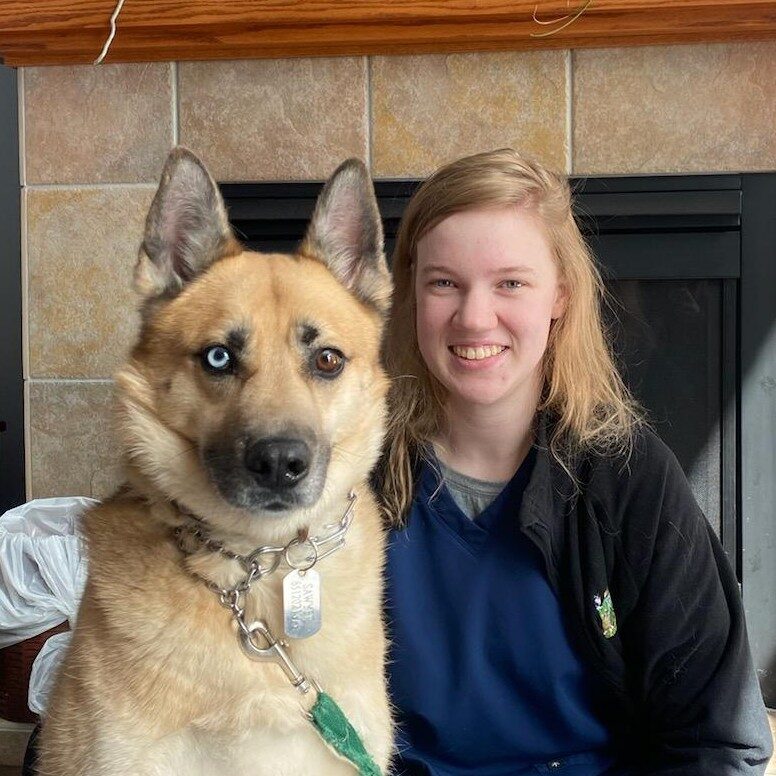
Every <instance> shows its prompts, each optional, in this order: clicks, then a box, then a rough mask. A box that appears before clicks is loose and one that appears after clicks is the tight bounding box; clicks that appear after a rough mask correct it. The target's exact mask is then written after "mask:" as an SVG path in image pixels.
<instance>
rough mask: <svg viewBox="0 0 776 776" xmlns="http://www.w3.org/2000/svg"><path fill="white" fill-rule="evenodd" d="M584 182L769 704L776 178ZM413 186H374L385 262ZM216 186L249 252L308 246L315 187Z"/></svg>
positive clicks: (605, 266) (590, 234) (621, 314)
mask: <svg viewBox="0 0 776 776" xmlns="http://www.w3.org/2000/svg"><path fill="white" fill-rule="evenodd" d="M573 185H574V191H575V202H576V209H577V212H578V214H579V217H580V224H581V226H582V229H583V232H584V233H585V235H586V238H587V239H588V241H589V243H590V245H591V247H592V248H593V251H594V253H595V254H596V256H597V257H598V260H599V262H600V265H601V270H602V273H603V275H604V278H605V280H606V283H607V287H608V290H609V292H610V303H609V305H608V306H607V310H606V316H607V319H608V323H609V325H610V326H611V327H612V332H613V336H614V345H615V352H616V356H617V359H618V361H619V363H620V366H621V368H622V371H623V374H624V376H625V378H626V381H627V382H628V384H629V385H630V386H631V388H632V390H633V391H634V393H635V394H636V396H637V397H638V398H639V399H640V400H641V402H642V403H643V405H644V406H645V407H646V409H647V411H648V416H649V419H650V421H651V423H652V425H653V426H654V428H655V429H656V430H657V431H658V433H659V434H660V435H661V436H662V437H663V439H665V441H666V442H667V443H668V444H669V446H670V447H671V448H672V449H673V450H674V452H675V453H676V455H677V457H678V459H679V461H680V463H681V465H682V467H683V469H684V471H685V473H686V475H687V477H688V479H689V481H690V484H691V486H692V489H693V492H694V494H695V497H696V499H697V500H698V502H699V504H700V505H701V507H702V508H703V510H704V512H705V514H706V515H707V517H708V519H709V521H710V523H711V524H712V526H713V528H714V530H715V531H716V533H717V535H718V536H719V537H720V539H721V541H722V545H723V547H724V549H725V551H726V553H727V555H728V557H729V559H730V561H731V564H732V565H733V568H734V569H735V570H736V574H737V576H738V579H739V581H740V583H741V587H742V594H743V597H744V605H745V608H746V610H747V618H748V624H749V630H750V639H751V642H752V649H753V651H754V653H755V661H756V664H757V668H758V673H759V676H760V680H761V685H762V687H763V691H764V694H765V696H766V700H767V701H768V702H769V705H771V706H774V705H776V674H775V673H774V671H776V600H774V598H775V597H776V592H774V591H776V548H774V534H776V526H774V525H773V514H774V513H773V504H774V503H776V499H775V498H774V497H773V496H772V495H771V494H774V492H775V491H776V482H774V481H776V465H775V462H776V456H775V455H774V439H773V438H772V435H771V431H770V430H771V429H776V408H775V407H774V404H775V403H776V379H775V377H776V341H775V340H776V337H774V334H773V332H774V329H775V328H776V327H775V324H776V218H775V217H774V210H775V209H776V208H774V203H775V202H776V174H742V175H693V176H685V175H681V176H657V177H630V176H629V177H611V178H588V179H577V180H574V181H573ZM416 186H417V182H415V181H378V182H377V183H376V191H377V195H378V202H379V206H380V211H381V213H382V216H383V222H384V227H385V233H386V248H387V251H388V253H389V255H390V252H391V250H392V248H393V242H394V238H395V234H396V229H397V226H398V222H399V219H400V217H401V213H402V211H403V209H404V206H405V204H406V203H407V201H408V199H409V197H410V196H411V194H412V191H413V190H414V188H415V187H416ZM221 188H222V191H223V193H224V196H225V199H226V202H227V205H228V208H229V214H230V220H231V221H232V224H233V226H234V228H235V230H236V231H237V234H238V236H239V237H240V238H241V239H242V240H243V241H244V242H245V243H246V244H247V245H249V246H250V247H252V248H255V249H257V250H265V251H270V250H274V251H288V250H291V249H293V247H294V246H295V245H296V244H297V242H298V241H299V239H300V238H301V237H302V233H303V230H304V227H305V224H306V222H307V220H308V219H309V217H310V215H311V213H312V208H313V204H314V201H315V197H316V195H317V193H318V191H319V190H320V184H315V183H262V184H224V185H222V187H221ZM768 369H770V372H769V374H770V375H772V376H771V377H770V380H769V379H768V377H767V374H768V372H767V370H768ZM763 370H765V371H766V375H765V376H764V377H763V374H762V373H763Z"/></svg>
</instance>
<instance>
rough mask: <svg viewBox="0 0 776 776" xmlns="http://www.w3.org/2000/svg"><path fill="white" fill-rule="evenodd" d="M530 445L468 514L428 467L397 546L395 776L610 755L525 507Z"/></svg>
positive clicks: (591, 764)
mask: <svg viewBox="0 0 776 776" xmlns="http://www.w3.org/2000/svg"><path fill="white" fill-rule="evenodd" d="M535 457H536V456H535V450H532V451H531V453H530V454H529V455H528V457H527V458H526V460H525V461H524V463H523V464H522V466H521V467H520V468H519V469H518V471H517V472H516V473H515V475H514V477H513V478H512V480H510V482H509V483H508V484H507V486H506V487H505V488H504V490H503V491H502V492H501V493H500V494H499V495H498V496H497V497H496V499H495V500H494V501H493V503H492V504H491V505H490V506H489V507H488V508H487V509H486V510H485V511H484V512H482V514H481V515H480V516H479V517H478V518H477V519H476V520H471V519H469V518H468V517H466V516H465V515H464V514H463V513H462V512H461V511H460V509H459V508H458V506H457V505H456V504H455V502H454V501H453V499H452V497H451V496H450V494H449V493H448V492H447V489H446V488H445V487H441V488H439V483H438V480H437V475H436V474H435V472H434V471H433V470H432V469H431V467H429V466H428V465H427V464H425V465H424V467H423V471H422V473H421V478H420V482H419V485H418V491H417V495H416V498H415V501H414V502H413V506H412V509H411V512H410V516H409V520H408V525H407V528H406V529H404V530H400V531H395V532H394V533H393V534H392V535H391V537H390V541H389V545H388V560H387V586H386V605H387V606H386V611H387V615H388V621H389V636H390V639H391V650H390V655H389V666H388V671H389V688H390V693H391V700H392V702H393V703H394V704H395V706H396V707H397V709H398V723H399V727H400V730H399V735H398V750H399V759H398V764H397V769H396V772H397V774H403V775H404V776H419V775H420V774H431V776H463V774H475V773H476V774H481V775H482V776H507V774H508V775H509V776H518V775H519V774H520V775H522V774H542V773H547V774H563V775H564V776H571V775H572V774H573V776H599V775H600V774H603V773H604V772H605V771H606V770H607V767H608V766H609V765H611V764H612V761H613V758H612V757H611V755H610V753H609V746H608V745H609V734H608V732H607V730H606V728H605V726H604V725H603V723H602V722H601V720H600V719H599V718H598V717H597V716H596V714H595V712H594V709H593V700H592V690H593V688H592V686H591V681H590V678H589V676H588V674H587V672H586V671H585V668H584V667H583V665H582V664H581V662H580V660H579V658H578V656H577V655H576V654H575V652H574V649H573V648H572V646H571V644H570V642H569V639H568V636H567V633H566V630H565V627H564V623H563V620H562V617H561V611H560V606H559V602H558V600H557V598H556V596H555V593H554V591H553V589H552V587H551V586H550V584H549V581H548V580H547V577H546V574H545V570H544V561H543V559H542V557H541V553H540V552H539V550H538V549H537V548H536V547H535V546H534V545H533V543H532V542H531V541H530V539H528V538H526V537H525V536H523V534H522V533H521V532H520V530H519V528H518V523H517V512H518V509H519V507H520V501H521V499H522V495H523V491H524V489H525V486H526V484H527V483H528V479H529V477H530V474H531V470H532V468H533V463H534V460H535Z"/></svg>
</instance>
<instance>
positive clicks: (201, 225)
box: [135, 146, 239, 297]
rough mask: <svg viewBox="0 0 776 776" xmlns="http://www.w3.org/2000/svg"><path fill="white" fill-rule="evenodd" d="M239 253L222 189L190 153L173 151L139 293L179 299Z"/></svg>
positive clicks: (141, 260)
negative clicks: (199, 279) (192, 284)
mask: <svg viewBox="0 0 776 776" xmlns="http://www.w3.org/2000/svg"><path fill="white" fill-rule="evenodd" d="M237 252H239V245H238V244H237V241H236V240H235V238H234V236H233V235H232V230H231V229H230V227H229V220H228V219H227V216H226V208H225V206H224V201H223V199H222V197H221V193H220V192H219V190H218V186H216V184H215V182H214V181H213V179H212V178H211V177H210V173H208V171H207V170H206V169H205V165H204V164H202V162H201V161H200V160H199V159H198V158H197V157H196V156H195V155H194V154H193V153H191V151H189V150H187V149H186V148H182V147H180V146H179V147H177V148H174V149H173V150H172V151H171V152H170V155H169V156H168V157H167V162H166V163H165V165H164V170H163V171H162V179H161V181H160V182H159V188H158V190H157V192H156V196H155V197H154V200H153V202H152V203H151V209H150V210H149V211H148V217H147V218H146V227H145V237H144V238H143V244H142V245H141V246H140V254H139V256H138V261H137V266H136V268H135V288H136V289H137V290H138V291H139V292H140V293H141V294H142V295H143V296H145V297H157V296H174V295H175V294H177V293H178V291H180V289H181V288H183V286H184V285H185V284H186V283H188V282H189V281H190V280H191V279H192V278H193V277H195V276H196V275H198V274H199V273H200V272H202V271H203V270H204V269H206V268H207V267H209V266H210V265H211V264H212V263H213V262H214V261H216V260H217V259H219V258H221V257H222V256H225V255H228V254H230V253H237Z"/></svg>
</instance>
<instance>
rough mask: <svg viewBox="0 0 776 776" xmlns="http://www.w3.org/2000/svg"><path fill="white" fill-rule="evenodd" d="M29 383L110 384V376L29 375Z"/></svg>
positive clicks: (111, 380)
mask: <svg viewBox="0 0 776 776" xmlns="http://www.w3.org/2000/svg"><path fill="white" fill-rule="evenodd" d="M27 382H28V383H30V384H31V385H51V384H54V383H57V384H59V383H96V384H98V385H105V384H110V383H112V382H113V378H111V377H31V378H30V379H29V380H28V381H27Z"/></svg>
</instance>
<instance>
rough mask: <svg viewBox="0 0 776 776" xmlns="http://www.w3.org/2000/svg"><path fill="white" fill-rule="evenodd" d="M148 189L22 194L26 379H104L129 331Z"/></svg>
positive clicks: (118, 359)
mask: <svg viewBox="0 0 776 776" xmlns="http://www.w3.org/2000/svg"><path fill="white" fill-rule="evenodd" d="M154 190H155V189H154V188H153V187H150V186H149V187H148V188H146V187H127V188H124V187H111V188H106V189H101V188H93V189H92V188H89V189H32V190H29V191H28V192H27V264H28V326H29V369H30V375H31V376H32V377H90V378H91V377H110V376H111V375H112V374H113V372H114V371H115V369H116V367H117V366H119V364H121V362H122V361H123V360H124V356H125V354H126V352H127V349H128V347H129V346H130V344H131V343H132V341H133V339H134V337H135V335H136V333H137V317H136V312H135V310H136V307H137V303H138V299H137V297H136V296H135V294H134V292H133V291H132V288H131V283H132V270H133V267H134V264H135V259H136V257H137V251H138V247H139V246H140V242H141V240H142V237H143V225H144V222H145V216H146V212H147V210H148V208H149V206H150V204H151V199H152V197H153V194H154Z"/></svg>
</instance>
